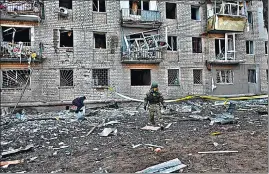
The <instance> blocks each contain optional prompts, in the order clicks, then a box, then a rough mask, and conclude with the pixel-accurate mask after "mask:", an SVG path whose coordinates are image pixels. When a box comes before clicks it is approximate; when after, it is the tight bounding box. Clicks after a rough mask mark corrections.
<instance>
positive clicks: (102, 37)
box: [93, 33, 106, 49]
mask: <svg viewBox="0 0 269 174" xmlns="http://www.w3.org/2000/svg"><path fill="white" fill-rule="evenodd" d="M93 36H94V45H95V46H94V48H104V49H105V48H106V34H101V33H94V34H93Z"/></svg>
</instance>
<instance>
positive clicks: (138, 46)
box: [122, 32, 168, 64]
mask: <svg viewBox="0 0 269 174" xmlns="http://www.w3.org/2000/svg"><path fill="white" fill-rule="evenodd" d="M146 33H147V32H142V33H136V34H131V35H127V36H124V38H123V46H122V62H123V63H151V64H152V63H155V64H159V63H161V62H162V61H163V55H162V52H163V49H167V47H168V44H167V43H166V42H165V41H162V36H161V35H160V34H154V35H148V34H146Z"/></svg>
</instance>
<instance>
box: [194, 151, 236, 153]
mask: <svg viewBox="0 0 269 174" xmlns="http://www.w3.org/2000/svg"><path fill="white" fill-rule="evenodd" d="M237 152H238V151H208V152H198V153H237Z"/></svg>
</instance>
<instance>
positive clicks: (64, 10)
mask: <svg viewBox="0 0 269 174" xmlns="http://www.w3.org/2000/svg"><path fill="white" fill-rule="evenodd" d="M59 14H60V15H61V16H64V17H66V16H68V9H67V8H65V7H60V9H59Z"/></svg>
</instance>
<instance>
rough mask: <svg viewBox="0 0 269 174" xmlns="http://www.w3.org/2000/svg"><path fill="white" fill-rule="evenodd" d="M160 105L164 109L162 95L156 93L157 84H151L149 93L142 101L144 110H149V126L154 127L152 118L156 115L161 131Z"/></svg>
mask: <svg viewBox="0 0 269 174" xmlns="http://www.w3.org/2000/svg"><path fill="white" fill-rule="evenodd" d="M161 105H162V106H163V108H164V109H166V105H165V104H164V99H163V96H162V94H161V93H160V92H159V91H158V84H157V83H155V82H153V83H152V85H151V88H150V90H149V92H148V93H147V94H146V97H145V99H144V109H145V110H147V106H148V108H149V119H150V122H151V124H153V125H155V120H154V116H155V115H157V117H158V121H159V123H160V126H161V129H163V123H162V116H161Z"/></svg>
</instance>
